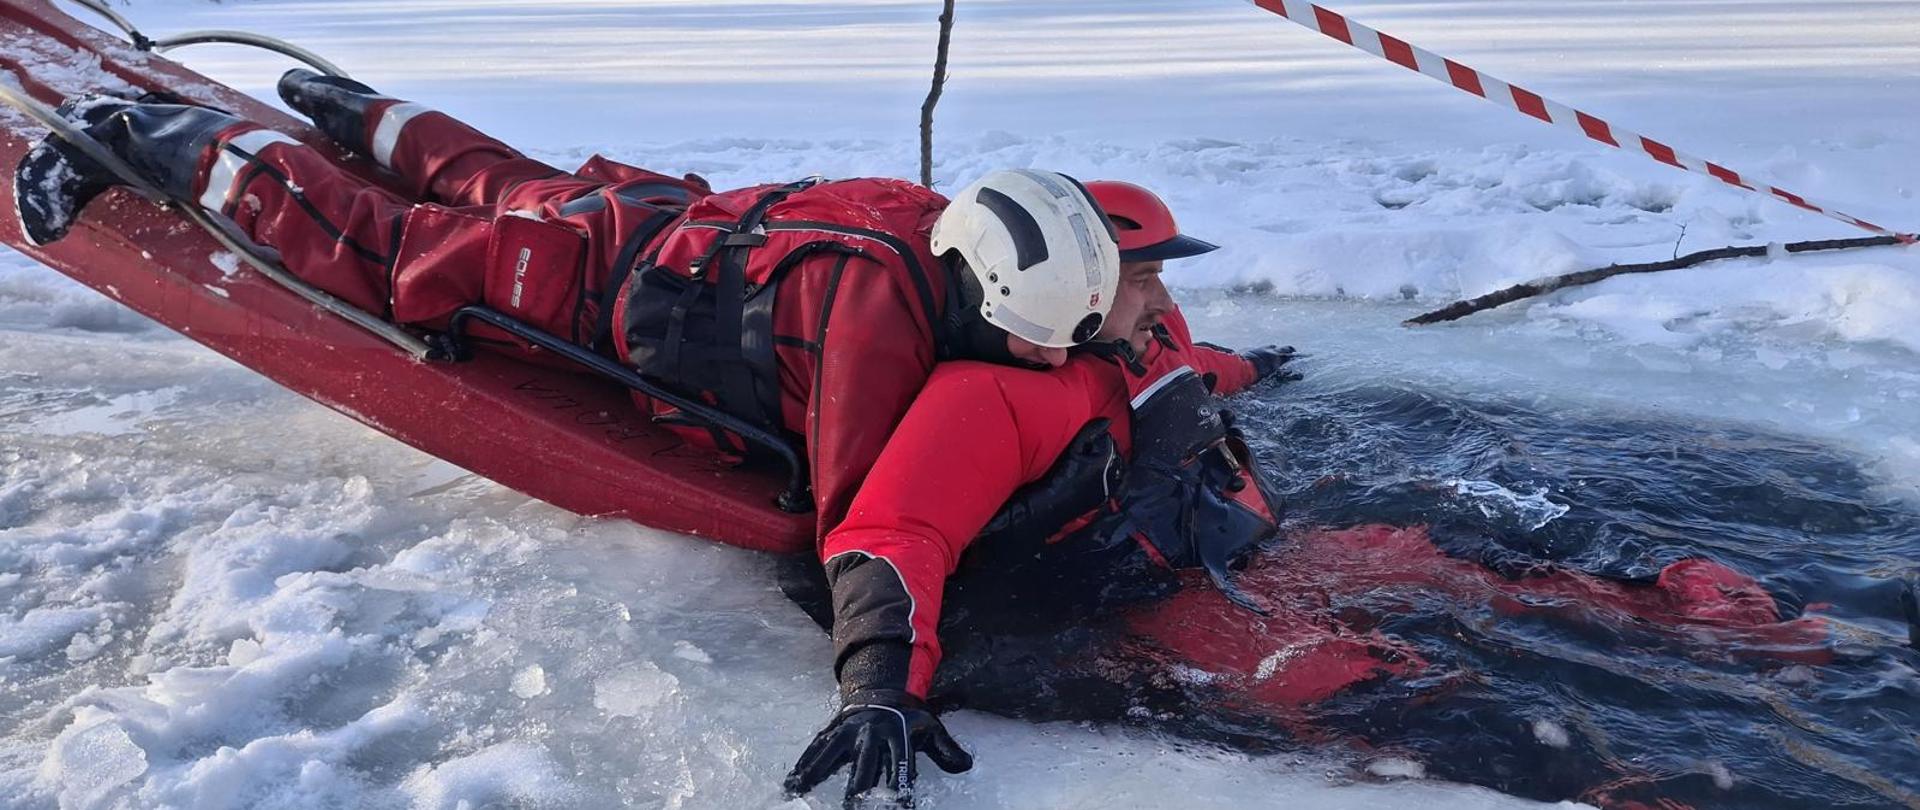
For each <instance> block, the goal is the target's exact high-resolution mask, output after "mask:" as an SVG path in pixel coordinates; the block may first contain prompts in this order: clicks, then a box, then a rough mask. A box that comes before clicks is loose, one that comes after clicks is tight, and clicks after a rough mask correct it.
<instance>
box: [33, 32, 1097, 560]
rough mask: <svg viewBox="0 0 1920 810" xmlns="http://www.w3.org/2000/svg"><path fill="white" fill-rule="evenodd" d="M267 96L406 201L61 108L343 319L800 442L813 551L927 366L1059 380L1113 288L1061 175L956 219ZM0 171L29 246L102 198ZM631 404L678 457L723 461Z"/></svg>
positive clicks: (879, 194) (239, 126)
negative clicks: (642, 379)
mask: <svg viewBox="0 0 1920 810" xmlns="http://www.w3.org/2000/svg"><path fill="white" fill-rule="evenodd" d="M279 92H280V95H281V97H282V98H283V99H284V100H285V101H286V103H287V104H288V105H289V106H291V107H292V108H293V109H295V110H298V111H299V112H301V113H303V114H305V115H307V116H308V117H310V118H312V119H313V120H314V122H315V124H316V126H317V127H318V128H319V129H320V130H321V131H322V132H324V133H326V134H327V135H328V136H329V137H330V138H332V139H333V140H334V141H335V142H337V143H338V144H339V145H340V146H341V147H343V148H345V149H347V150H348V151H351V152H354V153H357V154H360V155H364V156H366V157H369V158H371V159H372V160H373V161H374V162H376V163H377V164H378V165H379V166H381V167H382V168H384V169H386V170H388V171H390V172H391V173H392V174H393V175H394V177H395V178H396V179H397V180H398V185H399V186H400V187H401V188H402V189H403V191H404V193H395V192H393V191H390V190H388V189H386V188H382V187H380V186H377V185H374V184H372V183H369V182H368V181H366V180H363V179H361V178H360V177H358V176H355V175H353V174H351V173H349V172H347V171H346V170H344V169H343V168H341V167H340V166H339V165H337V164H336V163H335V162H334V161H332V160H330V159H328V157H327V156H325V155H323V154H322V153H321V152H319V151H318V150H315V149H313V148H310V147H308V146H306V145H303V144H301V143H299V142H297V141H295V140H294V139H292V138H290V137H288V136H286V135H284V134H281V133H279V132H276V131H273V130H270V129H267V128H265V127H264V126H262V125H260V124H258V123H255V122H250V121H245V120H242V119H239V118H236V117H234V116H231V115H228V114H226V113H223V112H220V111H217V110H213V109H208V108H205V107H200V106H191V105H181V104H164V103H134V102H128V101H125V100H121V99H115V98H101V99H96V100H92V101H88V102H85V103H81V104H78V105H74V104H72V103H70V105H69V106H67V107H65V108H63V109H64V111H65V112H66V113H67V114H68V115H69V117H70V118H72V119H74V120H75V122H76V123H77V124H80V125H82V126H83V127H84V128H85V129H86V131H87V132H88V133H89V134H91V135H92V136H93V137H94V138H95V139H96V140H97V141H99V142H100V143H101V144H102V145H104V146H105V147H106V148H107V149H108V150H110V151H111V152H113V153H114V154H115V155H117V156H118V157H119V158H121V159H122V160H124V161H126V162H127V163H128V164H130V165H131V166H132V167H133V168H134V169H135V170H137V171H138V172H140V173H141V174H142V175H144V176H145V178H146V179H147V180H149V181H151V182H152V183H154V184H155V185H156V186H158V187H160V188H161V189H162V190H164V191H165V192H166V193H168V194H169V195H170V196H172V197H174V198H175V199H177V200H179V201H182V202H183V203H184V204H197V205H199V206H200V207H201V208H203V209H205V210H206V211H208V212H210V213H212V214H214V215H215V216H216V217H217V218H220V219H222V220H224V221H225V222H227V223H229V224H230V225H232V226H233V227H234V228H236V229H237V230H239V231H240V232H241V233H242V234H244V235H245V236H247V237H249V238H251V239H253V240H254V241H255V242H258V243H260V244H263V245H265V246H267V247H270V248H273V249H275V250H277V251H278V252H279V253H280V256H281V259H282V261H283V262H284V263H285V264H286V266H287V267H288V269H289V270H291V271H292V272H293V273H294V274H295V275H297V276H299V277H301V278H302V279H304V280H306V281H308V282H309V283H312V284H314V285H315V286H317V287H320V288H321V289H324V290H326V291H327V292H330V293H332V294H334V295H336V296H339V297H340V298H342V299H345V300H346V301H347V302H349V303H351V304H353V305H355V306H357V307H360V308H361V309H363V310H366V311H368V312H373V313H379V314H382V315H384V316H385V317H387V318H388V319H390V320H393V321H396V322H399V323H402V324H407V325H412V326H419V327H422V328H426V329H439V328H444V327H445V326H446V324H447V321H448V319H449V317H450V316H451V315H452V314H453V313H454V312H455V311H456V310H458V309H460V308H462V307H465V306H468V305H472V304H486V305H488V306H491V307H493V308H495V309H497V310H500V311H502V312H504V313H505V314H507V315H509V316H512V317H514V318H516V319H518V320H520V321H523V322H526V323H529V324H531V325H534V326H537V327H540V328H541V329H544V330H545V331H547V332H549V333H552V334H555V335H558V336H560V337H562V338H565V339H568V340H571V341H572V342H574V343H576V344H579V345H582V346H587V347H591V348H595V349H596V350H599V351H601V352H603V353H606V354H610V355H613V356H615V357H617V358H619V359H620V360H621V361H623V362H625V363H627V364H629V365H630V366H632V367H634V368H635V369H636V370H638V371H640V372H641V373H642V374H644V375H647V376H648V377H650V378H653V379H657V380H661V381H664V382H665V383H666V384H667V385H668V387H669V388H673V389H676V390H678V391H680V392H681V393H684V394H687V395H689V396H690V397H692V398H694V399H696V400H700V401H704V402H707V403H710V404H713V405H714V406H716V407H717V408H718V409H719V410H721V411H724V412H727V413H730V414H732V415H734V416H737V417H740V418H742V419H745V420H747V421H748V422H750V423H753V424H755V425H757V426H760V427H764V428H766V429H768V430H770V431H773V432H775V433H781V432H784V433H786V434H788V435H792V436H796V437H798V438H799V440H800V444H799V447H800V449H801V451H802V454H803V455H804V456H805V458H806V459H807V461H808V464H809V472H810V478H811V484H812V487H811V489H812V494H813V501H814V504H813V505H814V507H815V511H816V520H815V523H816V530H817V535H819V536H824V534H825V533H826V532H827V531H828V530H830V529H832V528H833V527H834V526H835V525H836V524H837V523H838V522H839V520H840V518H841V516H842V515H843V514H844V513H845V511H846V507H847V504H848V502H850V501H851V500H852V497H853V493H854V491H855V490H856V489H857V488H858V487H859V485H860V482H861V480H862V479H863V478H864V476H865V474H866V471H867V470H868V468H870V467H871V466H872V463H873V459H874V458H875V457H877V456H878V455H879V452H880V448H881V446H882V445H883V444H884V443H885V441H886V439H887V437H888V435H889V434H891V433H892V429H893V426H894V424H896V423H897V422H898V421H899V419H900V416H901V415H902V414H903V413H905V411H906V408H907V405H908V404H909V403H910V402H911V400H912V398H913V396H914V395H915V393H917V392H918V391H919V388H920V386H921V384H922V383H923V382H924V381H925V379H926V377H927V375H928V374H929V373H930V372H931V371H932V369H933V367H934V365H935V363H936V362H937V361H939V360H941V359H953V358H968V359H974V360H980V361H987V362H996V363H1008V364H1019V365H1026V366H1034V367H1046V366H1050V365H1058V364H1060V363H1063V362H1065V360H1066V350H1067V348H1068V347H1071V346H1073V345H1076V344H1079V343H1082V342H1085V341H1087V340H1088V339H1090V338H1091V337H1092V336H1093V335H1094V334H1095V332H1096V331H1097V330H1099V329H1100V327H1101V325H1102V321H1103V318H1104V317H1105V314H1106V312H1107V309H1108V307H1109V306H1110V305H1111V304H1112V301H1113V290H1114V287H1115V285H1116V284H1117V283H1118V257H1117V247H1116V245H1115V242H1114V237H1113V234H1112V232H1111V231H1110V230H1109V228H1108V226H1107V224H1106V222H1105V220H1104V217H1103V216H1102V214H1101V212H1100V210H1099V208H1098V206H1097V205H1095V203H1094V201H1093V200H1092V199H1091V198H1090V197H1089V196H1088V192H1087V191H1086V189H1085V188H1083V187H1082V186H1081V185H1080V184H1079V183H1078V182H1076V181H1074V180H1073V179H1072V178H1069V177H1067V176H1065V175H1061V174H1056V173H1052V172H1045V171H1032V170H1008V171H997V172H991V173H989V174H987V175H986V176H984V177H983V178H981V179H980V180H979V181H977V182H975V183H974V184H972V185H970V186H968V187H967V188H966V189H964V190H962V191H961V192H960V193H959V194H957V195H956V196H955V198H954V200H953V202H952V203H949V201H948V200H947V198H945V197H943V196H941V195H940V194H937V193H935V192H933V191H930V190H927V189H924V188H921V187H919V186H916V185H913V184H910V183H907V182H904V181H899V180H891V179H878V178H861V179H854V180H840V181H824V180H819V179H809V180H803V181H799V182H795V183H789V184H775V185H764V186H757V187H753V188H746V189H740V190H736V191H729V192H722V193H714V192H712V190H711V189H710V188H709V187H708V185H707V184H706V182H705V181H704V180H701V179H699V178H697V177H695V176H692V175H688V176H686V177H670V176H667V175H662V174H658V173H655V172H651V171H646V170H642V169H637V168H633V167H629V166H624V165H621V164H618V163H614V162H612V161H609V160H605V159H602V158H599V157H595V158H594V159H592V160H590V161H588V162H587V164H586V165H585V166H583V167H582V168H581V169H580V170H578V171H575V172H571V173H569V172H563V171H561V170H559V169H556V168H554V167H552V166H549V165H547V164H545V163H542V162H540V161H537V160H534V159H532V158H528V157H526V156H524V155H522V154H521V153H520V152H518V151H516V150H514V149H513V148H511V147H509V146H507V145H506V144H504V143H501V142H500V141H497V140H495V139H493V138H491V137H488V136H487V135H485V134H483V133H481V132H479V131H477V130H475V129H473V128H472V127H469V126H467V125H466V124H463V123H461V122H459V121H457V120H455V119H453V118H452V117H450V116H447V115H445V114H443V113H440V112H436V111H433V110H430V109H427V108H425V107H423V106H421V105H418V104H413V103H409V102H405V101H401V100H398V99H394V98H389V97H386V96H382V95H380V94H378V93H376V92H374V91H373V90H372V89H371V88H369V87H367V86H366V85H363V84H360V83H358V82H354V81H351V80H348V79H344V78H338V77H329V76H321V75H318V74H315V73H313V72H312V71H307V70H293V71H290V72H288V73H287V74H286V75H285V76H284V77H283V78H282V79H281V81H280V83H279ZM15 174H16V176H15V197H16V203H17V206H16V207H17V209H18V211H19V213H20V216H21V219H22V224H23V225H24V226H25V231H26V234H27V236H28V238H29V239H31V240H32V241H34V242H35V243H39V244H45V243H48V242H51V241H54V240H56V239H59V238H60V237H61V236H62V235H64V233H65V232H66V229H67V228H68V227H70V225H71V223H72V221H73V218H74V216H75V214H76V213H77V211H78V210H79V209H80V208H81V207H83V206H85V205H86V203H87V202H88V201H89V200H91V199H92V198H94V197H96V196H98V195H99V194H100V193H101V192H102V191H104V190H105V189H106V188H108V187H111V186H113V185H116V184H119V183H121V182H122V181H121V179H120V178H118V177H115V176H113V175H112V174H111V173H109V172H107V171H106V170H105V169H104V168H102V167H101V166H99V165H97V164H95V163H94V161H93V160H91V159H89V158H87V157H86V156H85V155H84V154H83V153H81V152H80V151H79V150H78V149H77V148H75V147H73V146H72V145H70V144H67V143H65V142H64V141H62V140H59V139H57V138H49V140H47V141H45V142H43V143H42V144H41V145H40V146H39V147H38V148H36V149H34V150H33V151H31V152H29V153H28V155H27V156H26V157H25V158H23V160H22V162H21V164H20V166H19V167H18V169H17V171H16V173H15ZM483 328H484V327H475V329H476V330H481V329H483ZM477 336H478V337H481V338H483V339H484V338H487V337H496V338H504V337H506V336H505V335H504V334H487V333H479V332H477ZM642 399H643V401H642V402H641V403H640V404H641V405H642V407H645V408H649V409H651V410H653V411H654V413H655V414H656V421H659V422H661V423H663V424H666V425H669V426H671V427H675V428H676V429H677V430H678V431H679V432H680V433H681V435H682V436H684V437H686V438H687V439H688V440H689V441H690V442H693V443H696V444H701V445H705V446H709V447H712V448H714V449H715V450H716V451H719V452H722V453H726V454H730V455H739V454H743V453H744V452H745V448H744V445H743V444H741V443H740V442H739V440H738V438H737V437H734V436H732V435H730V434H727V433H725V432H724V431H721V430H719V429H717V428H713V427H711V426H709V425H706V424H704V423H702V422H700V421H699V420H698V419H690V418H689V416H690V415H688V414H679V413H675V412H673V410H672V409H671V408H668V407H666V406H663V405H662V404H660V403H658V402H657V401H654V400H651V399H644V398H642Z"/></svg>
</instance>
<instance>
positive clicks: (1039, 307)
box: [933, 169, 1120, 348]
mask: <svg viewBox="0 0 1920 810" xmlns="http://www.w3.org/2000/svg"><path fill="white" fill-rule="evenodd" d="M948 251H959V252H960V258H961V259H962V263H963V264H965V265H966V266H967V270H968V271H969V272H971V273H972V274H973V278H974V280H975V281H977V282H978V283H979V286H980V289H981V290H982V292H984V293H985V298H984V300H982V301H981V302H980V315H981V316H982V317H984V318H985V319H986V320H987V322H988V323H991V324H993V325H994V326H997V327H999V328H1001V329H1004V330H1006V331H1007V332H1009V333H1011V334H1013V335H1014V336H1015V337H1018V338H1020V339H1022V340H1025V341H1027V342H1029V343H1033V344H1036V345H1040V346H1047V347H1053V348H1066V347H1069V346H1075V345H1078V344H1081V343H1085V342H1087V341H1089V340H1092V339H1093V335H1094V333H1095V332H1098V331H1100V324H1101V321H1103V320H1104V319H1105V318H1106V315H1107V310H1108V308H1110V307H1112V306H1113V295H1114V291H1115V290H1116V289H1118V288H1119V285H1120V247H1119V245H1118V243H1117V242H1116V241H1115V238H1114V235H1113V226H1112V224H1111V223H1109V222H1108V221H1107V216H1106V214H1104V213H1102V212H1101V210H1100V206H1099V205H1098V204H1097V203H1095V202H1094V201H1093V195H1091V194H1089V193H1087V190H1086V188H1085V187H1084V186H1081V185H1080V182H1079V181H1077V180H1074V179H1073V178H1071V177H1068V176H1066V175H1064V174H1058V173H1055V172H1045V171H1033V170H1030V169H1001V170H998V171H993V172H988V173H987V175H986V176H984V177H982V178H980V179H979V180H976V181H974V182H973V185H970V186H967V187H966V188H964V189H961V190H960V193H959V194H955V195H954V196H953V202H952V204H950V205H948V206H947V209H946V210H945V211H943V212H941V214H940V218H939V219H938V220H936V221H935V222H934V223H933V253H934V255H936V256H945V255H946V254H947V252H948Z"/></svg>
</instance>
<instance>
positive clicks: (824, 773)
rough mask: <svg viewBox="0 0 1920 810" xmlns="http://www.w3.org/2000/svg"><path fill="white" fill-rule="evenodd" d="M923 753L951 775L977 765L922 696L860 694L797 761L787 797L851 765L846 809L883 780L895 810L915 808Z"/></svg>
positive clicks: (894, 692) (889, 692) (789, 778)
mask: <svg viewBox="0 0 1920 810" xmlns="http://www.w3.org/2000/svg"><path fill="white" fill-rule="evenodd" d="M919 754H926V755H927V758H928V759H931V760H933V764H935V765H938V766H940V769H941V770H943V771H946V772H947V773H960V772H962V771H965V770H968V769H970V768H972V767H973V755H971V754H968V753H967V752H966V750H965V749H962V748H961V747H960V744H959V743H957V742H954V740H953V735H951V734H948V733H947V729H946V727H945V726H942V725H940V720H939V718H936V717H934V716H933V713H932V712H930V711H927V708H926V705H925V704H923V703H921V702H920V699H919V698H916V697H914V696H912V695H909V694H907V693H905V692H901V691H898V690H894V689H869V690H863V691H859V692H855V693H853V694H852V695H849V696H848V697H847V705H846V708H843V709H841V710H840V713H839V714H837V715H834V717H833V721H832V722H830V723H828V724H827V727H826V728H825V729H822V730H821V732H820V733H819V734H816V735H814V738H813V742H811V743H808V744H807V750H806V751H805V752H804V753H802V754H801V755H800V761H799V762H797V763H794V766H793V770H792V771H791V772H789V773H788V774H787V781H786V784H785V787H786V791H787V797H788V798H798V797H799V796H801V795H802V794H805V793H807V792H808V791H811V790H813V788H814V786H816V785H818V784H820V783H821V782H824V781H826V780H827V777H829V776H832V775H833V774H834V772H836V771H838V770H840V766H842V765H851V766H852V772H851V773H850V775H849V776H848V777H847V798H846V806H847V807H854V806H856V801H857V800H858V798H859V796H860V794H863V793H866V792H867V791H869V790H872V789H873V788H875V787H878V786H879V785H880V784H881V783H882V782H885V783H886V786H887V787H888V788H889V789H891V790H893V792H894V800H893V804H894V806H895V807H912V806H913V780H914V776H915V774H916V773H918V770H919V768H918V762H917V761H918V759H919V756H918V755H919Z"/></svg>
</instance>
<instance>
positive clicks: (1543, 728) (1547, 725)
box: [1533, 719, 1573, 748]
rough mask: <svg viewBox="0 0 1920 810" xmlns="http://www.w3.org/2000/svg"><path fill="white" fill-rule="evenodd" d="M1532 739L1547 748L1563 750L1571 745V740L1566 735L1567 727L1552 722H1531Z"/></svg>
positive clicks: (1543, 720)
mask: <svg viewBox="0 0 1920 810" xmlns="http://www.w3.org/2000/svg"><path fill="white" fill-rule="evenodd" d="M1533 738H1534V739H1536V740H1539V741H1540V744H1541V745H1544V746H1547V747H1548V748H1565V747H1567V746H1569V745H1572V744H1573V739H1572V738H1571V737H1570V736H1568V734H1567V727H1566V726H1563V725H1560V724H1559V723H1556V722H1553V721H1552V720H1545V719H1541V720H1535V721H1533Z"/></svg>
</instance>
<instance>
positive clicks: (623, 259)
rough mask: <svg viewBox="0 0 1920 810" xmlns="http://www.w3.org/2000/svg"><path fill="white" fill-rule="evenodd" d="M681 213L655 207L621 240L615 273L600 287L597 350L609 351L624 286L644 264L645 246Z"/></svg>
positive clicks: (656, 251)
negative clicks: (616, 311)
mask: <svg viewBox="0 0 1920 810" xmlns="http://www.w3.org/2000/svg"><path fill="white" fill-rule="evenodd" d="M679 215H680V210H679V209H674V208H655V209H654V212H653V213H652V214H649V215H647V218H646V219H644V220H641V222H640V224H639V225H636V226H634V228H633V230H632V231H631V232H629V233H628V234H627V240H626V241H625V242H622V243H621V244H620V253H619V255H617V256H615V257H614V260H613V273H612V274H610V275H608V276H607V280H606V283H605V285H604V286H602V287H601V288H600V316H599V317H598V318H597V319H595V323H594V326H593V340H592V341H591V342H590V343H588V346H589V347H590V348H592V349H593V350H594V351H605V350H606V348H607V339H608V338H610V337H612V335H613V312H614V307H616V306H619V305H620V289H621V288H622V287H625V286H626V284H627V278H628V277H630V276H632V275H633V272H634V269H635V268H636V267H638V266H639V264H640V251H641V249H642V248H645V247H646V246H647V243H648V242H651V241H653V239H654V237H656V236H658V235H660V230H661V229H662V228H665V227H666V226H667V223H669V222H672V221H673V219H674V218H675V217H677V216H679ZM659 251H660V249H659V247H657V246H656V247H655V248H654V253H653V255H651V256H648V257H647V261H648V263H652V260H653V258H654V257H655V256H658V255H659Z"/></svg>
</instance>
